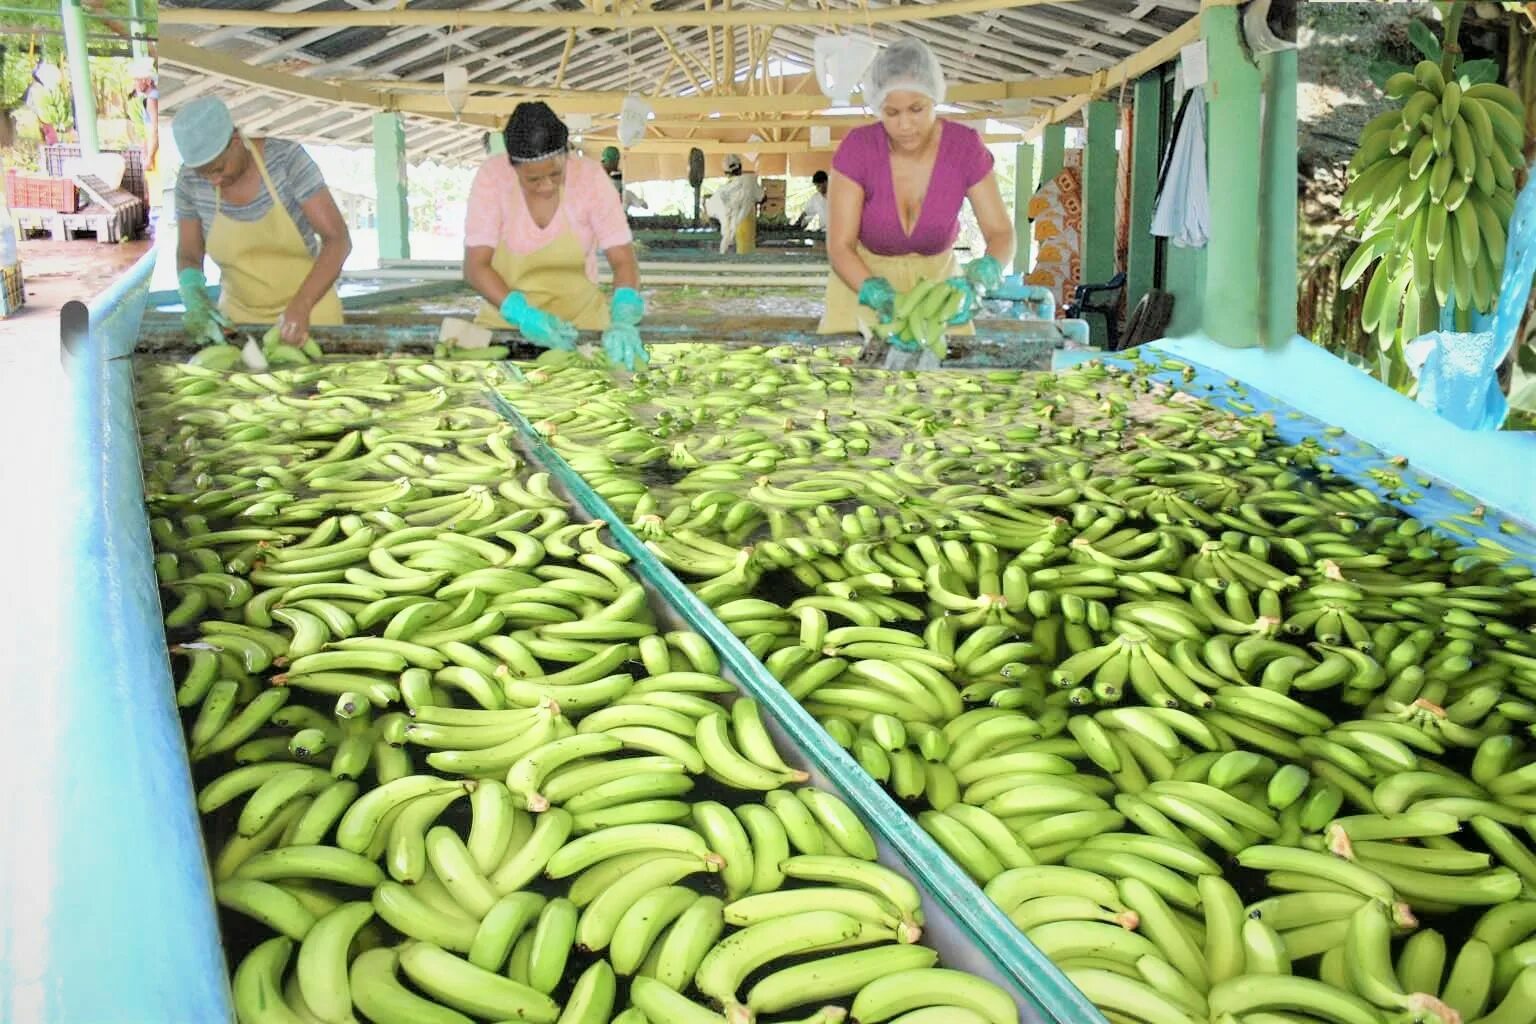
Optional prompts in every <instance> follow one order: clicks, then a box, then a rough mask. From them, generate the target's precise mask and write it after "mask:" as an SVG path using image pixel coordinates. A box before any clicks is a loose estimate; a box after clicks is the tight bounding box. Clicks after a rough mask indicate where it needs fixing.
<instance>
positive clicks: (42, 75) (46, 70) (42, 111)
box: [26, 59, 64, 146]
mask: <svg viewBox="0 0 1536 1024" xmlns="http://www.w3.org/2000/svg"><path fill="white" fill-rule="evenodd" d="M63 81H64V74H63V72H61V71H60V70H59V66H58V65H57V64H51V63H49V62H48V61H46V60H43V59H39V60H38V62H37V63H36V64H34V65H33V66H32V84H30V85H28V86H27V96H26V104H27V106H28V107H29V108H30V109H31V110H32V113H34V114H36V115H37V128H38V131H40V132H41V133H42V135H43V144H44V145H46V146H52V145H55V144H57V143H58V141H59V130H58V129H57V128H55V127H54V126H53V124H52V123H51V122H50V121H49V120H48V118H49V116H50V115H49V113H48V110H47V104H48V96H49V94H50V93H52V92H54V91H55V90H57V89H58V88H59V85H60V84H61V83H62V82H63Z"/></svg>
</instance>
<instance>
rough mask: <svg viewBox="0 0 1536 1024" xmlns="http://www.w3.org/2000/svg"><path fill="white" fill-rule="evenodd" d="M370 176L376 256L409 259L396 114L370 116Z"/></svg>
mask: <svg viewBox="0 0 1536 1024" xmlns="http://www.w3.org/2000/svg"><path fill="white" fill-rule="evenodd" d="M373 178H374V187H375V189H376V190H377V195H378V197H379V259H381V260H408V259H410V258H411V213H410V206H409V204H408V203H407V201H406V196H407V189H406V180H405V127H404V125H403V124H402V122H401V120H400V115H399V114H374V115H373Z"/></svg>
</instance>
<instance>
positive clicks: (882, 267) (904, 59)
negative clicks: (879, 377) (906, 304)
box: [820, 39, 1013, 335]
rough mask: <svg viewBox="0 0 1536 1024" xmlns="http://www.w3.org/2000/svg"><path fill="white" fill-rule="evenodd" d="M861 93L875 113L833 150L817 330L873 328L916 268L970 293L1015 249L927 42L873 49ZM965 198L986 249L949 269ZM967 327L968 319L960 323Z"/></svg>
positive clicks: (993, 282) (981, 154) (993, 185)
mask: <svg viewBox="0 0 1536 1024" xmlns="http://www.w3.org/2000/svg"><path fill="white" fill-rule="evenodd" d="M863 91H864V99H865V102H866V103H868V104H870V106H871V107H872V108H873V109H874V111H875V113H876V114H877V115H878V116H879V118H880V122H879V123H878V124H871V125H865V126H863V127H861V128H855V129H854V130H853V131H851V132H849V133H848V134H847V136H845V137H844V138H843V140H842V142H841V143H840V144H839V145H838V147H837V154H836V156H834V157H833V158H832V182H831V187H830V189H829V192H828V224H827V255H828V258H829V259H830V260H831V263H832V275H831V277H830V279H829V280H828V282H827V305H826V313H825V315H824V316H823V317H822V321H821V328H820V329H821V333H823V334H843V333H847V332H851V331H859V332H861V333H864V334H866V335H867V334H868V324H869V323H871V322H874V321H875V320H876V319H877V318H878V319H879V320H881V321H886V320H889V319H890V318H891V314H892V308H893V307H894V305H895V302H896V296H897V295H898V294H899V293H901V292H904V291H906V290H908V289H910V288H911V287H912V286H913V285H915V284H916V283H917V282H918V280H919V279H928V280H933V279H937V278H950V279H952V280H953V282H954V283H955V284H957V285H959V286H961V287H964V288H966V289H967V290H968V291H970V292H972V293H973V301H968V302H966V304H965V310H966V312H964V313H962V317H965V318H967V319H968V318H969V311H970V310H972V309H973V308H974V307H975V305H976V303H975V301H974V297H976V296H978V295H979V293H982V292H985V291H987V290H988V289H992V288H996V287H997V286H998V284H999V283H1000V281H1001V279H1002V268H1003V264H1004V263H1006V262H1007V261H1008V259H1009V258H1010V257H1011V256H1012V253H1013V222H1012V221H1011V220H1010V219H1009V217H1008V211H1007V209H1006V208H1005V207H1004V206H1003V197H1002V195H1001V193H999V191H998V188H997V178H996V176H995V175H994V174H993V173H992V154H991V153H989V152H987V147H986V146H985V144H983V142H982V139H981V136H980V135H979V134H977V132H976V131H975V130H974V129H972V128H968V127H966V126H965V125H963V124H959V123H956V122H954V121H946V120H943V119H941V118H940V117H939V116H938V112H937V108H938V105H939V104H940V103H942V102H943V101H944V75H943V70H942V69H941V68H940V67H939V61H938V58H937V57H935V56H934V55H933V51H932V50H930V49H928V47H927V46H926V45H924V44H923V43H921V42H919V41H918V40H916V39H904V40H901V41H900V42H897V43H895V44H893V45H891V46H889V47H887V48H886V49H885V50H884V51H882V52H881V54H880V55H879V56H878V57H876V58H875V62H874V64H873V65H871V67H870V71H869V75H868V77H867V78H866V80H865V82H864V87H863ZM967 199H969V200H970V203H971V209H972V211H973V212H974V213H975V214H976V221H977V224H978V225H979V226H980V228H981V233H982V236H983V237H984V238H985V239H986V245H987V252H986V255H984V256H982V257H981V258H980V259H978V260H975V261H973V262H971V263H968V264H967V265H966V267H965V270H964V276H962V277H956V276H955V267H956V264H955V256H954V251H953V249H954V244H955V239H956V238H957V237H958V236H959V234H960V204H961V203H962V202H964V201H965V200H967ZM962 330H964V331H967V332H968V331H970V330H971V328H970V325H969V324H968V323H967V324H965V326H964V327H963V328H962Z"/></svg>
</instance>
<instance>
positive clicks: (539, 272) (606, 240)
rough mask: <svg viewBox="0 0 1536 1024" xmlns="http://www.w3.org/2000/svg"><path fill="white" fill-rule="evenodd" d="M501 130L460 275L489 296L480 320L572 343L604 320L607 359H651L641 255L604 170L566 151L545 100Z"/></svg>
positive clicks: (628, 364) (477, 197)
mask: <svg viewBox="0 0 1536 1024" xmlns="http://www.w3.org/2000/svg"><path fill="white" fill-rule="evenodd" d="M504 134H505V138H506V143H507V152H506V155H505V156H502V155H500V154H497V155H494V156H492V157H491V158H490V159H488V160H487V161H486V162H485V163H484V164H482V165H481V166H480V170H479V171H477V172H476V173H475V180H474V183H473V184H472V185H471V186H470V191H469V211H470V213H469V217H468V222H467V223H466V224H465V228H464V280H465V281H467V282H468V283H469V285H470V286H471V287H473V288H474V289H475V291H477V292H479V293H480V295H481V296H482V297H484V299H485V300H486V303H487V305H486V306H485V307H484V308H483V309H482V310H481V312H480V316H479V317H477V322H478V323H481V324H484V325H486V326H490V327H507V326H513V327H516V328H517V329H518V331H520V332H521V333H522V335H523V337H525V338H527V339H528V340H529V341H530V342H532V343H533V344H535V345H537V346H539V347H540V348H557V349H566V350H571V349H574V348H575V347H576V331H577V329H578V328H580V329H584V330H601V331H602V332H603V351H604V352H605V353H606V354H607V355H608V358H609V359H611V360H613V361H614V362H616V363H620V364H622V365H623V366H624V367H625V368H626V369H630V370H633V369H635V367H636V365H637V364H641V363H645V362H648V361H649V358H650V357H649V356H648V355H647V354H646V351H645V345H644V344H643V343H642V342H641V340H640V332H639V330H638V326H639V323H640V320H641V318H642V317H644V315H645V302H644V300H643V299H641V297H640V293H639V292H638V291H637V290H636V289H637V288H638V287H639V285H640V265H639V263H638V262H637V261H636V259H635V249H634V245H633V239H632V236H631V235H630V231H629V222H628V221H627V220H626V219H625V217H624V209H623V206H622V204H621V201H620V199H619V194H618V192H617V191H616V190H615V189H614V188H613V186H612V185H611V184H610V183H609V180H608V174H607V172H605V171H604V170H603V167H602V165H601V164H599V163H597V162H596V161H594V160H588V159H586V158H585V157H582V156H578V155H575V154H569V153H567V152H566V141H567V137H568V133H567V131H566V127H565V124H564V123H563V122H562V121H561V120H560V118H559V117H557V116H556V115H555V112H554V111H553V110H551V109H550V108H549V105H548V104H545V103H537V102H535V103H519V104H518V105H517V108H516V109H515V110H513V111H512V116H511V118H510V119H508V121H507V127H506V131H505V133H504ZM599 249H601V250H603V252H604V254H605V255H606V256H607V257H608V266H609V267H610V268H612V270H613V284H614V292H613V299H612V301H611V302H607V303H605V302H604V299H603V293H602V292H601V291H600V290H599V289H598V287H597V250H599Z"/></svg>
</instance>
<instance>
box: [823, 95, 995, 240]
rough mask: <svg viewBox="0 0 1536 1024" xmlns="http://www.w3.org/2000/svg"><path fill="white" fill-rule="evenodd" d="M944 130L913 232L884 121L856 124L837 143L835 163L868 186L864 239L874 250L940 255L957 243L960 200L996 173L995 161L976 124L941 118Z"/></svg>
mask: <svg viewBox="0 0 1536 1024" xmlns="http://www.w3.org/2000/svg"><path fill="white" fill-rule="evenodd" d="M939 131H940V135H939V154H938V158H937V159H936V160H935V161H934V163H933V176H932V177H931V178H929V180H928V191H927V193H926V194H925V195H924V196H923V205H922V209H920V210H919V211H918V215H917V223H916V224H914V225H913V226H912V233H911V234H910V235H909V234H907V232H906V229H904V228H903V227H902V226H901V213H900V211H899V209H898V208H897V205H896V189H895V186H894V185H893V184H892V181H891V148H890V144H889V143H888V142H887V141H886V136H885V126H884V125H882V124H880V123H879V122H876V123H874V124H867V125H864V126H862V127H859V128H855V129H854V130H853V131H851V132H849V133H848V134H847V135H846V136H844V138H843V141H842V142H841V143H839V144H838V147H837V154H836V155H835V156H833V158H832V167H833V169H835V170H837V171H838V172H839V173H841V174H843V175H844V176H845V177H848V178H850V179H852V180H853V181H855V182H857V183H858V185H859V187H860V188H862V189H863V190H864V212H863V215H862V217H861V219H860V221H859V242H860V243H861V244H862V245H863V246H864V248H866V249H868V250H869V251H870V252H873V253H875V254H877V255H880V256H906V255H909V254H911V253H917V254H919V255H922V256H936V255H938V254H939V253H941V252H946V251H948V250H949V249H950V248H951V247H953V246H954V244H955V239H956V238H958V237H959V235H960V204H961V203H963V202H965V194H966V193H967V192H969V191H970V189H971V186H973V185H975V184H976V183H977V182H979V181H981V180H982V179H983V178H985V177H986V176H987V175H988V174H990V173H991V172H992V162H993V161H992V154H991V153H990V152H988V150H987V147H986V144H985V143H983V142H982V141H981V135H980V134H979V133H978V132H977V131H976V130H975V129H974V128H968V127H966V126H965V125H963V124H959V123H958V122H955V121H946V120H944V119H942V118H940V119H939Z"/></svg>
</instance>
